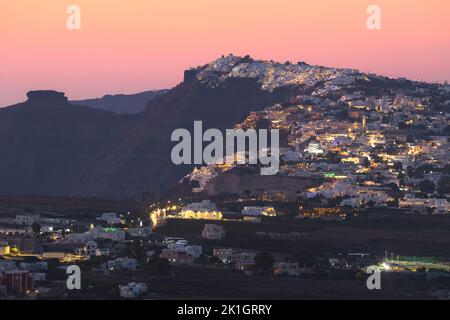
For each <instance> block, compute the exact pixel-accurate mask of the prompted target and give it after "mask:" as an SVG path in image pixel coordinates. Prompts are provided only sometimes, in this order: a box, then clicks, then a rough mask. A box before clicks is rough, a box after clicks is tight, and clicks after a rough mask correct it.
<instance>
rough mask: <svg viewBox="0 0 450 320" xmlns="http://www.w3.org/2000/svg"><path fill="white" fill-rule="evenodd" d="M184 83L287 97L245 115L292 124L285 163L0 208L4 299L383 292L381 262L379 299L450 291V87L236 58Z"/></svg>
mask: <svg viewBox="0 0 450 320" xmlns="http://www.w3.org/2000/svg"><path fill="white" fill-rule="evenodd" d="M186 77H188V78H192V77H193V78H194V79H196V81H199V82H201V83H202V84H203V85H205V86H207V87H211V88H217V87H220V86H226V85H227V81H230V79H234V78H248V79H254V80H256V81H257V83H258V84H260V85H261V88H262V90H264V91H267V92H270V93H271V94H274V95H276V94H281V93H280V91H281V92H282V93H283V92H287V93H288V96H289V98H288V99H287V101H286V102H283V103H275V104H272V105H270V106H269V107H265V108H263V109H259V110H260V111H253V112H251V113H250V114H248V115H246V117H245V119H244V120H243V121H242V122H240V123H236V124H235V128H236V129H243V130H247V129H279V130H280V137H281V140H280V146H281V164H280V171H279V173H278V174H277V175H276V176H273V177H261V176H260V175H259V171H258V170H257V169H258V168H257V165H249V164H241V165H230V164H211V165H205V166H198V167H197V168H195V169H194V170H193V171H192V172H191V173H190V174H189V175H187V176H186V177H184V178H183V179H182V180H181V181H180V182H179V184H178V185H177V186H175V187H174V189H173V190H171V191H170V192H167V193H165V194H164V195H163V196H161V197H160V199H158V200H155V201H152V202H151V203H149V202H145V204H143V206H142V208H141V209H135V208H134V209H129V210H126V209H124V208H123V207H122V208H119V209H118V210H114V211H110V212H108V211H104V210H102V209H101V208H100V207H99V209H98V210H97V211H96V213H95V214H81V213H80V209H79V208H80V207H82V206H78V207H75V209H73V210H70V212H69V211H67V210H65V211H62V210H60V209H58V208H57V206H56V205H55V206H54V207H52V209H51V210H50V209H48V208H46V209H43V208H41V207H39V206H34V207H33V206H31V208H30V206H29V207H28V208H25V207H23V206H20V205H4V204H1V205H0V211H1V212H2V215H1V218H0V298H6V299H13V298H22V299H52V298H58V299H60V298H67V297H68V298H74V299H76V298H83V299H86V298H92V299H96V298H100V297H101V298H111V299H138V298H142V299H169V298H188V297H189V298H190V297H196V298H202V297H204V296H208V297H214V298H234V299H236V298H255V299H256V298H261V297H262V298H275V299H277V298H280V299H281V298H286V299H289V298H311V297H317V296H320V297H322V295H323V293H324V292H330V288H331V287H332V288H333V290H334V291H333V292H334V294H335V295H336V296H332V298H335V297H345V296H346V297H354V296H356V297H361V296H366V297H371V294H372V295H376V294H377V293H372V292H370V291H369V290H368V289H367V287H366V284H365V280H366V278H367V274H366V270H367V268H368V267H370V266H374V265H375V266H378V267H379V268H380V269H381V270H382V272H383V279H387V280H385V281H387V285H386V288H387V289H385V291H382V292H381V293H379V295H376V296H375V297H377V298H386V297H388V298H396V299H401V298H406V297H408V298H411V297H413V298H430V299H449V298H450V290H449V288H450V285H449V283H450V251H449V248H450V247H449V244H450V243H449V241H450V239H449V237H448V234H449V233H448V232H449V231H450V225H449V223H450V222H449V220H448V219H449V209H450V202H449V199H450V164H449V149H450V144H449V134H450V129H449V128H450V126H449V125H450V112H449V107H450V86H448V85H447V84H427V83H420V82H412V81H409V80H406V79H389V78H386V77H381V76H377V75H373V74H364V73H360V72H359V71H357V70H350V69H335V68H324V67H316V66H309V65H307V64H305V63H298V64H292V63H285V64H280V63H275V62H265V61H254V60H253V59H251V58H250V57H236V56H233V55H230V56H224V57H222V58H220V59H218V60H216V61H214V62H212V63H210V64H208V65H206V66H203V67H199V68H196V69H192V70H189V71H187V73H186ZM293 93H294V94H293ZM283 94H284V93H283ZM240 156H244V157H245V155H240ZM73 265H76V266H79V267H80V269H81V283H82V285H81V289H79V290H71V289H69V288H68V286H67V279H68V274H67V270H68V267H69V266H73ZM199 284H201V285H199ZM269 284H270V285H269ZM237 288H239V290H238V289H237ZM352 295H353V296H352Z"/></svg>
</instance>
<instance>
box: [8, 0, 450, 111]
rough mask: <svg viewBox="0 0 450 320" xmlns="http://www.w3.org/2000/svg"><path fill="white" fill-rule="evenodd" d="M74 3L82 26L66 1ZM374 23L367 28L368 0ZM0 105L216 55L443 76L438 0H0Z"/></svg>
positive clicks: (163, 84) (164, 74)
mask: <svg viewBox="0 0 450 320" xmlns="http://www.w3.org/2000/svg"><path fill="white" fill-rule="evenodd" d="M70 4H76V5H79V6H80V8H81V30H79V31H70V30H68V29H67V28H66V19H67V17H68V15H67V14H66V9H67V7H68V5H70ZM371 4H374V5H378V6H380V7H381V10H382V30H381V31H369V30H368V29H367V27H366V20H367V17H368V15H367V13H366V9H367V7H368V6H369V5H371ZM0 43H1V49H0V106H5V105H10V104H13V103H16V102H19V101H23V100H25V94H26V92H27V91H29V90H32V89H55V90H59V91H64V92H66V93H67V95H68V96H69V98H71V99H82V98H92V97H98V96H102V95H104V94H107V93H133V92H139V91H144V90H150V89H160V88H170V87H173V86H174V85H176V84H177V83H179V82H180V81H181V80H182V76H183V70H184V69H187V68H189V67H191V66H197V65H201V64H205V63H207V62H209V61H211V60H214V59H216V58H218V57H219V56H220V55H222V54H228V53H234V54H238V55H245V54H250V55H251V56H253V57H254V58H258V59H269V60H270V59H273V60H280V61H283V62H284V61H286V60H291V61H299V60H301V61H306V62H308V63H310V64H319V65H325V66H337V67H352V68H358V69H360V70H362V71H370V72H375V73H379V74H384V75H388V76H396V77H403V76H405V77H409V78H412V79H417V80H426V81H433V82H434V81H444V80H446V79H449V80H450V58H449V57H450V1H445V0H426V1H425V0H339V1H336V0H314V1H313V0H308V1H306V0H258V1H256V0H129V1H123V0H70V1H66V0H39V1H31V0H14V1H1V3H0Z"/></svg>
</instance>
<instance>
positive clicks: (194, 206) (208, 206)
mask: <svg viewBox="0 0 450 320" xmlns="http://www.w3.org/2000/svg"><path fill="white" fill-rule="evenodd" d="M183 210H192V211H201V212H203V211H217V207H216V204H215V203H214V202H211V201H210V200H203V201H202V202H194V203H190V204H188V205H186V206H185V207H184V208H183Z"/></svg>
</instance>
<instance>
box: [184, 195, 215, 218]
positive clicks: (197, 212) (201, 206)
mask: <svg viewBox="0 0 450 320" xmlns="http://www.w3.org/2000/svg"><path fill="white" fill-rule="evenodd" d="M179 217H180V218H183V219H197V220H222V213H221V212H220V211H218V210H217V207H216V205H215V204H214V203H213V202H211V201H210V200H203V201H202V202H196V203H191V204H188V205H186V206H184V207H183V209H182V210H181V212H180V214H179Z"/></svg>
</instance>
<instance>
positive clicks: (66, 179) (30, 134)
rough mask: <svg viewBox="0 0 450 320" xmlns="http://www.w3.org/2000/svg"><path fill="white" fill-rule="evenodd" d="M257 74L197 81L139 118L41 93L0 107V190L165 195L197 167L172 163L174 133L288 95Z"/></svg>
mask: <svg viewBox="0 0 450 320" xmlns="http://www.w3.org/2000/svg"><path fill="white" fill-rule="evenodd" d="M285 95H286V93H285V92H283V93H281V92H280V93H269V92H267V91H263V90H261V86H260V84H258V83H257V81H256V79H251V78H233V79H229V80H227V81H225V82H224V83H223V84H222V85H221V86H220V87H209V86H208V85H207V84H205V83H202V82H200V81H198V80H197V79H195V77H193V78H190V79H186V81H184V82H183V83H181V84H180V85H178V86H177V87H175V88H174V89H172V90H170V91H168V92H167V93H165V94H163V95H162V96H160V97H158V98H157V99H155V100H154V101H152V102H151V105H149V107H148V108H147V110H146V111H143V112H141V113H139V114H135V115H117V114H114V113H111V112H105V111H101V110H96V109H92V108H90V107H86V106H76V105H73V104H70V103H69V102H68V101H67V98H66V97H65V96H64V94H63V93H58V92H54V91H37V92H30V93H29V94H28V98H29V99H28V101H26V102H25V103H21V104H17V105H14V106H10V107H7V108H3V109H0V150H2V154H1V156H0V194H33V195H68V196H83V197H93V196H99V197H106V198H140V197H141V196H142V194H144V193H146V192H153V193H155V194H160V193H162V192H163V191H165V190H166V189H167V188H169V187H170V186H172V185H173V184H175V183H176V182H177V181H178V180H179V179H180V178H182V177H183V176H184V175H186V174H187V173H188V172H190V171H191V170H192V167H191V166H174V165H173V164H172V162H171V160H170V151H171V148H172V146H173V144H172V143H171V142H170V135H171V133H172V131H173V130H175V129H177V128H187V129H191V128H192V127H193V122H194V120H202V121H203V123H204V127H205V128H219V129H226V128H233V126H234V124H235V123H237V122H240V121H242V120H243V119H244V118H245V117H246V116H247V114H248V112H249V111H252V110H259V109H262V108H264V107H267V106H268V105H270V104H271V103H273V102H274V101H277V100H279V99H283V100H284V99H285Z"/></svg>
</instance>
